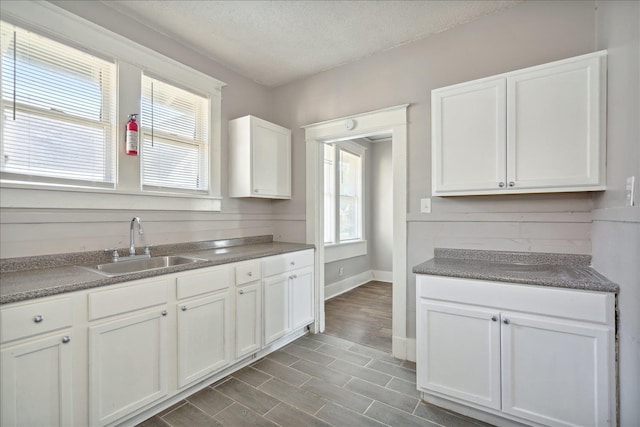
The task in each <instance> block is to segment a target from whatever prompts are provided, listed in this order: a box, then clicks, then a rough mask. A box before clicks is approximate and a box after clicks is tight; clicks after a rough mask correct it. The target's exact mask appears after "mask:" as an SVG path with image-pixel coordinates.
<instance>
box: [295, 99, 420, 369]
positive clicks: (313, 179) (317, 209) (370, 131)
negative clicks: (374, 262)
mask: <svg viewBox="0 0 640 427" xmlns="http://www.w3.org/2000/svg"><path fill="white" fill-rule="evenodd" d="M408 107H409V104H402V105H396V106H392V107H388V108H383V109H380V110H376V111H368V112H363V113H359V114H353V115H350V116H348V117H340V118H334V119H331V120H327V121H323V122H318V123H313V124H309V125H306V126H302V128H303V129H304V132H305V141H306V153H305V154H306V156H305V157H306V158H305V165H306V169H305V171H306V194H307V197H306V205H305V206H306V242H307V243H310V244H314V245H315V246H316V258H315V261H316V265H319V266H324V263H325V253H324V252H325V251H324V245H323V242H324V194H323V190H322V188H323V182H324V179H323V178H324V167H323V163H324V162H323V159H324V143H325V142H327V141H343V140H348V139H353V138H359V137H364V136H370V135H382V134H391V163H392V182H393V184H392V185H393V268H392V269H393V282H392V283H393V302H392V307H393V308H392V313H393V314H392V325H391V326H392V330H393V333H392V335H393V336H394V337H399V338H401V339H405V338H406V336H407V163H408V162H407V145H408V144H407V122H408V119H407V109H408ZM346 119H352V120H354V122H355V127H351V129H350V130H349V129H346V127H345V120H346ZM315 279H316V283H324V269H323V268H318V269H316V277H315ZM316 289H317V290H316V302H317V306H316V307H315V312H316V316H315V317H316V322H315V325H314V327H315V329H316V330H317V331H319V332H322V331H324V325H325V313H324V300H325V298H324V297H325V287H324V286H316ZM396 345H399V344H396V342H395V341H393V342H392V353H393V355H394V356H396V357H399V358H404V354H406V350H405V349H404V348H403V349H398V350H396Z"/></svg>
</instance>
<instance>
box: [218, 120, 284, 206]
mask: <svg viewBox="0 0 640 427" xmlns="http://www.w3.org/2000/svg"><path fill="white" fill-rule="evenodd" d="M229 197H258V198H267V199H290V198H291V131H290V130H289V129H285V128H283V127H282V126H278V125H275V124H273V123H270V122H267V121H266V120H262V119H259V118H257V117H254V116H245V117H240V118H238V119H235V120H231V121H230V122H229Z"/></svg>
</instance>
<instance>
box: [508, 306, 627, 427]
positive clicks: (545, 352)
mask: <svg viewBox="0 0 640 427" xmlns="http://www.w3.org/2000/svg"><path fill="white" fill-rule="evenodd" d="M501 332H502V372H503V382H502V410H503V411H504V412H505V413H508V414H512V415H515V416H518V417H521V418H525V419H529V420H532V421H537V422H539V423H541V424H545V425H560V426H568V425H580V426H588V425H613V424H615V420H610V419H609V410H610V407H609V402H608V396H609V395H608V393H609V392H612V393H613V390H610V384H609V380H610V378H609V372H608V371H609V367H608V366H607V365H608V363H607V362H609V363H611V364H613V360H608V359H609V347H610V346H612V345H613V337H612V336H610V335H611V331H610V329H609V328H607V327H604V326H597V325H591V324H587V323H580V322H572V321H568V320H563V319H553V318H548V317H539V316H530V315H523V314H518V313H509V312H506V313H502V329H501ZM610 340H611V342H610Z"/></svg>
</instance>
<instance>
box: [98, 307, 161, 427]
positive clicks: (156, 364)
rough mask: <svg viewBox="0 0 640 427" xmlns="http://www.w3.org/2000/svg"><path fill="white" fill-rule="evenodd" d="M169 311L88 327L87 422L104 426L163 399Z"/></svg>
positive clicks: (143, 314)
mask: <svg viewBox="0 0 640 427" xmlns="http://www.w3.org/2000/svg"><path fill="white" fill-rule="evenodd" d="M166 316H167V311H166V308H162V307H159V308H157V309H155V310H153V311H145V312H143V313H137V314H134V315H131V316H128V317H126V318H124V319H121V320H116V321H113V322H106V323H100V324H99V325H96V326H90V327H89V360H90V370H89V393H90V395H89V399H90V408H89V416H90V424H91V425H104V424H108V423H111V422H113V421H116V420H118V419H119V418H121V417H123V416H125V415H128V414H130V413H131V412H133V411H135V410H136V409H139V408H142V407H144V406H145V405H147V404H149V403H151V402H154V401H156V400H158V399H160V398H162V397H164V396H166V395H167V363H166V361H167V359H166V357H167V352H168V348H167V318H166Z"/></svg>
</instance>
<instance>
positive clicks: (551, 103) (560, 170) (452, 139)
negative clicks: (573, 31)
mask: <svg viewBox="0 0 640 427" xmlns="http://www.w3.org/2000/svg"><path fill="white" fill-rule="evenodd" d="M431 102H432V168H433V170H432V173H433V195H434V196H456V195H474V194H508V193H546V192H562V191H597V190H604V189H605V183H604V179H605V170H604V168H605V136H604V135H605V106H606V51H602V52H595V53H591V54H588V55H582V56H579V57H575V58H570V59H566V60H562V61H556V62H552V63H549V64H544V65H540V66H537V67H531V68H527V69H524V70H519V71H514V72H510V73H505V74H501V75H498V76H494V77H489V78H485V79H481V80H476V81H473V82H467V83H461V84H458V85H454V86H448V87H445V88H440V89H436V90H434V91H432V101H431Z"/></svg>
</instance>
